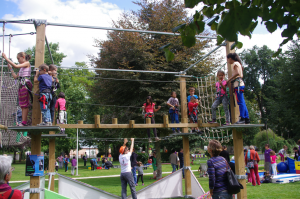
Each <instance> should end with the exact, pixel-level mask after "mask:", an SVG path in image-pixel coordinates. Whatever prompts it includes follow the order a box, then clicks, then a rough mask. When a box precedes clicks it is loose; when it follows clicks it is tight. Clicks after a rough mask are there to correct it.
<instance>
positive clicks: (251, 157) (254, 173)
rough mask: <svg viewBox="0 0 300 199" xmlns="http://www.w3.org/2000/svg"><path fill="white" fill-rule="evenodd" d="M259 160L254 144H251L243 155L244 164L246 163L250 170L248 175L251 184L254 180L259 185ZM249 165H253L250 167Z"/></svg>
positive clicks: (254, 183)
mask: <svg viewBox="0 0 300 199" xmlns="http://www.w3.org/2000/svg"><path fill="white" fill-rule="evenodd" d="M259 160H260V159H259V156H258V153H257V152H256V151H255V149H254V146H253V145H251V146H250V149H249V150H248V152H247V153H246V155H245V165H247V167H248V168H249V170H250V175H251V179H252V185H253V186H255V185H256V182H257V184H258V185H260V178H259V174H258V163H259ZM250 165H251V166H253V167H250Z"/></svg>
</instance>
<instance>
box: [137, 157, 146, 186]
mask: <svg viewBox="0 0 300 199" xmlns="http://www.w3.org/2000/svg"><path fill="white" fill-rule="evenodd" d="M136 170H137V171H138V177H137V181H136V186H138V183H139V179H140V178H141V181H142V185H144V178H143V177H144V171H143V164H142V162H138V163H137V167H136Z"/></svg>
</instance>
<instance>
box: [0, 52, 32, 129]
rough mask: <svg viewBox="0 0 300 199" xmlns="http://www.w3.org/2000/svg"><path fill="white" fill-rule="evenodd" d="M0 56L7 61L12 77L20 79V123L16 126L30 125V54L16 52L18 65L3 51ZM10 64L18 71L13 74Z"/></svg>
mask: <svg viewBox="0 0 300 199" xmlns="http://www.w3.org/2000/svg"><path fill="white" fill-rule="evenodd" d="M2 57H3V58H4V59H5V60H6V61H7V62H8V64H7V66H8V68H9V70H10V71H11V74H12V76H13V78H14V79H19V81H20V85H19V91H18V97H19V106H20V107H21V109H22V123H20V124H19V125H18V126H28V125H31V119H27V117H28V112H29V108H31V101H32V95H31V90H32V83H31V81H30V75H31V66H30V63H29V60H30V59H31V56H30V55H27V54H26V53H24V52H20V53H18V55H17V59H18V62H19V64H18V65H17V64H15V63H14V62H12V61H11V60H10V59H8V58H7V57H6V55H5V54H4V53H2ZM11 66H12V67H14V68H19V69H20V71H19V73H18V74H15V73H14V71H13V69H12V67H11Z"/></svg>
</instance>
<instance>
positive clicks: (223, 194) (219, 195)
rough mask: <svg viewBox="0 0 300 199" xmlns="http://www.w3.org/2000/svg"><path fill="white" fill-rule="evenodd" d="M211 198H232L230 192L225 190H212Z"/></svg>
mask: <svg viewBox="0 0 300 199" xmlns="http://www.w3.org/2000/svg"><path fill="white" fill-rule="evenodd" d="M212 198H213V199H232V194H229V193H228V192H227V191H220V192H213V195H212Z"/></svg>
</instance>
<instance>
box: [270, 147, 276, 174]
mask: <svg viewBox="0 0 300 199" xmlns="http://www.w3.org/2000/svg"><path fill="white" fill-rule="evenodd" d="M270 159H271V167H272V171H273V173H272V174H273V176H277V170H276V165H277V164H276V160H277V156H276V153H275V151H271V152H270Z"/></svg>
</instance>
